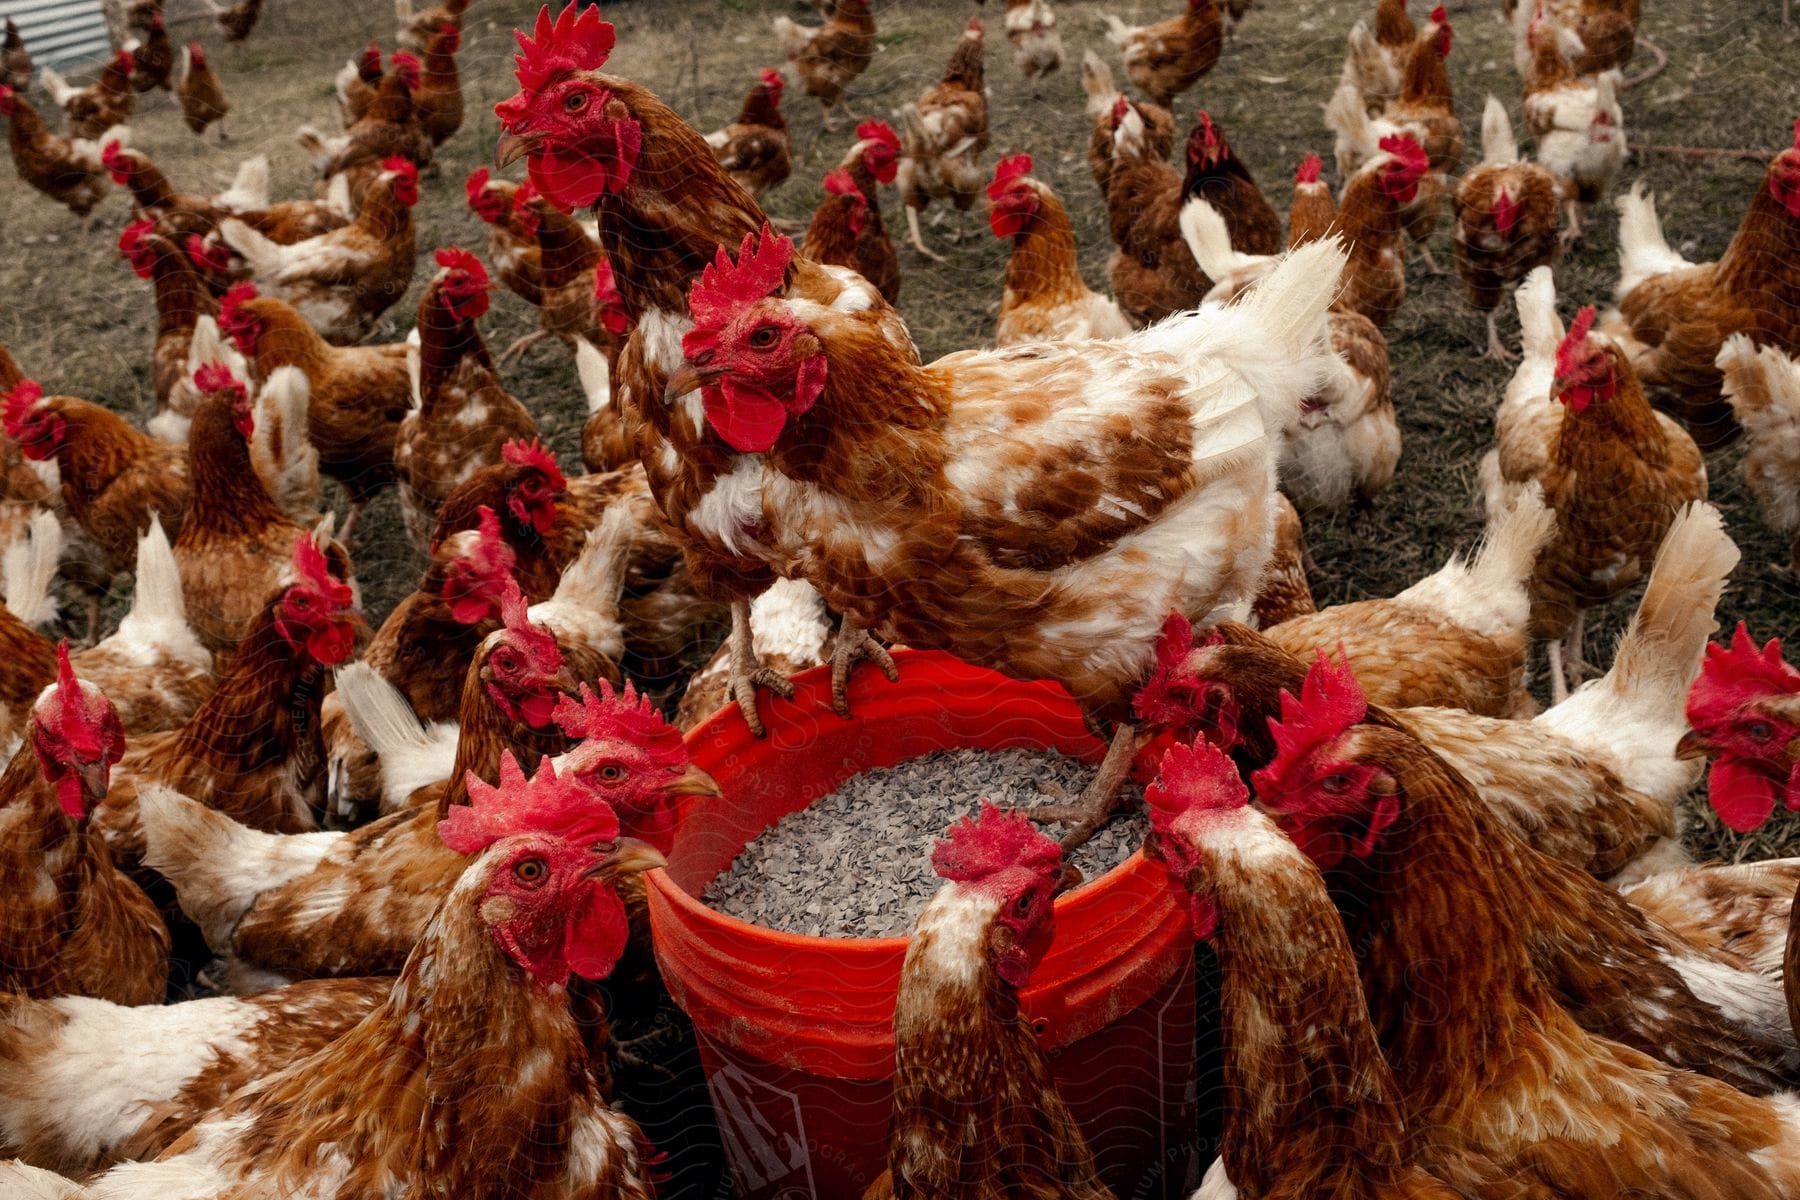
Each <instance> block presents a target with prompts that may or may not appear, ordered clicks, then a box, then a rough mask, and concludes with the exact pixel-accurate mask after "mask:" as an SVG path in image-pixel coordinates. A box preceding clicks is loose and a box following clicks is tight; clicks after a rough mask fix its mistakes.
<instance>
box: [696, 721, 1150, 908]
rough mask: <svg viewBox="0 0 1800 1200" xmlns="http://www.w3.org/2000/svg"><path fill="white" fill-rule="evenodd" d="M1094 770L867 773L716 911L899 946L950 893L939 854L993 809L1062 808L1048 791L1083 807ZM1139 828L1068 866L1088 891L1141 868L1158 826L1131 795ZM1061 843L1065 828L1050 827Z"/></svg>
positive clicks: (982, 754)
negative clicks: (1115, 874) (949, 833)
mask: <svg viewBox="0 0 1800 1200" xmlns="http://www.w3.org/2000/svg"><path fill="white" fill-rule="evenodd" d="M1093 774H1094V768H1093V767H1092V766H1090V765H1089V764H1087V763H1084V762H1081V761H1080V760H1078V759H1073V758H1067V757H1065V756H1063V755H1061V754H1056V753H1053V752H1044V751H1037V750H1000V751H989V750H945V751H939V752H938V753H935V754H927V755H925V756H924V757H922V758H914V759H909V760H908V761H906V762H903V763H899V764H897V765H895V766H892V767H884V768H881V769H879V770H874V771H866V772H864V773H863V774H861V775H857V776H855V777H854V778H852V779H849V780H846V781H845V782H844V784H843V786H841V787H839V788H838V789H837V790H836V791H834V792H831V793H830V794H828V795H825V796H821V797H820V798H819V799H818V800H817V801H815V802H814V803H813V804H812V805H810V806H808V807H807V808H804V809H802V810H801V811H799V812H797V813H790V814H789V815H788V816H786V817H783V818H782V819H781V820H780V821H778V822H776V823H775V824H774V825H772V826H770V827H769V828H768V829H767V830H765V831H764V832H763V833H762V834H761V836H759V837H757V838H756V840H754V841H752V842H751V843H750V844H749V845H748V846H746V847H744V850H743V852H742V853H741V854H739V855H738V856H737V858H736V860H735V861H733V862H732V864H731V867H730V868H729V869H728V870H726V871H725V872H724V873H723V874H721V875H720V876H719V877H718V878H717V879H715V880H713V883H712V886H711V887H709V888H707V889H706V896H705V901H706V903H707V904H709V905H711V906H712V907H713V908H715V909H717V910H718V911H720V912H722V913H726V914H728V915H730V916H733V917H738V918H740V919H742V920H745V921H753V922H755V923H756V924H758V925H762V926H764V927H766V928H770V929H780V930H784V931H786V932H788V933H802V934H810V935H812V936H815V937H897V936H902V935H904V934H907V933H910V932H911V931H912V927H913V922H914V921H915V920H917V918H918V915H919V912H920V910H921V909H923V908H924V907H925V902H926V901H927V900H929V899H930V898H931V896H932V894H933V893H934V892H936V891H937V889H938V885H939V884H940V883H941V882H942V881H941V880H939V879H938V877H937V875H936V874H934V873H933V872H932V869H931V847H932V846H933V844H934V843H935V842H936V841H937V839H938V838H940V837H942V836H943V833H944V830H945V829H947V828H949V826H950V823H951V822H952V821H954V820H956V819H957V818H958V817H961V816H963V815H965V814H969V813H973V812H975V811H976V809H977V807H978V806H979V804H980V801H981V800H982V799H983V798H986V799H989V800H992V801H993V802H994V803H995V804H998V805H1000V806H1001V807H1003V808H1020V809H1030V808H1037V807H1038V806H1040V805H1054V804H1058V803H1060V801H1058V800H1057V799H1055V798H1054V797H1051V796H1046V795H1044V794H1043V793H1042V792H1040V791H1039V790H1038V786H1037V785H1038V782H1039V781H1040V780H1042V781H1047V782H1051V783H1057V784H1061V785H1062V787H1063V788H1064V789H1065V790H1066V791H1067V792H1068V793H1069V794H1070V795H1075V794H1077V793H1079V792H1080V790H1081V789H1082V788H1083V787H1085V786H1086V785H1087V782H1088V780H1090V779H1091V778H1093ZM1126 794H1127V795H1128V796H1129V797H1130V798H1131V800H1132V801H1133V804H1132V812H1131V815H1129V816H1118V817H1115V818H1113V820H1112V821H1111V822H1109V823H1108V824H1107V825H1106V827H1105V828H1104V829H1102V830H1101V831H1100V832H1099V833H1098V834H1096V835H1095V836H1094V837H1093V839H1092V840H1090V841H1089V842H1088V843H1087V844H1086V845H1084V846H1082V847H1081V848H1080V849H1078V850H1076V851H1075V852H1074V853H1073V854H1072V855H1070V856H1069V861H1070V862H1071V863H1073V864H1074V865H1075V866H1077V867H1079V868H1080V869H1081V873H1082V876H1083V877H1084V879H1085V880H1087V881H1088V882H1092V881H1093V880H1095V879H1098V878H1099V877H1100V876H1102V875H1104V874H1106V872H1108V871H1110V870H1112V869H1113V868H1114V867H1116V866H1118V865H1119V864H1120V863H1122V862H1124V861H1125V860H1126V859H1127V858H1129V857H1130V856H1131V852H1132V851H1133V850H1136V849H1137V848H1138V846H1139V845H1141V844H1142V843H1143V840H1144V835H1145V833H1146V832H1147V831H1148V830H1149V821H1148V819H1147V818H1146V817H1145V815H1144V812H1143V805H1142V804H1140V803H1137V801H1138V800H1140V799H1141V797H1142V794H1143V793H1142V789H1140V788H1138V787H1137V786H1136V785H1134V784H1128V785H1126ZM1045 828H1046V831H1047V832H1049V833H1050V834H1051V835H1052V836H1056V835H1057V833H1058V831H1059V829H1061V828H1062V827H1059V826H1054V825H1052V826H1046V827H1045Z"/></svg>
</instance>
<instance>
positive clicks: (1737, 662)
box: [1676, 621, 1800, 833]
mask: <svg viewBox="0 0 1800 1200" xmlns="http://www.w3.org/2000/svg"><path fill="white" fill-rule="evenodd" d="M1687 719H1688V724H1689V725H1690V726H1692V729H1691V730H1690V731H1689V732H1688V733H1687V734H1686V735H1684V736H1683V737H1682V739H1681V741H1680V742H1679V743H1678V745H1677V747H1676V754H1677V755H1678V756H1680V757H1683V758H1694V757H1699V756H1702V755H1704V756H1707V757H1709V758H1711V759H1712V760H1713V765H1712V775H1711V778H1710V779H1709V780H1708V782H1707V797H1708V799H1709V800H1710V801H1711V803H1712V807H1713V811H1714V812H1716V813H1718V814H1719V819H1720V820H1722V821H1724V822H1725V824H1727V825H1729V826H1730V827H1731V828H1733V829H1735V830H1737V831H1738V832H1740V833H1747V832H1749V831H1750V830H1752V829H1755V828H1757V827H1758V826H1760V825H1761V824H1762V823H1763V822H1764V821H1766V820H1768V819H1769V815H1770V814H1771V813H1773V812H1774V811H1775V803H1776V801H1777V800H1778V799H1779V800H1782V801H1784V802H1785V804H1786V806H1787V808H1789V809H1790V810H1792V809H1800V671H1796V670H1795V669H1794V668H1793V667H1791V666H1789V665H1788V664H1787V662H1786V660H1784V659H1783V658H1782V656H1781V641H1780V639H1778V638H1771V639H1769V642H1768V644H1767V645H1765V646H1762V647H1760V648H1759V647H1758V646H1757V644H1756V642H1755V640H1754V639H1753V638H1751V636H1750V631H1749V629H1748V628H1746V627H1745V625H1744V623H1743V622H1742V621H1740V622H1738V627H1737V629H1736V631H1735V632H1733V633H1732V635H1731V644H1730V645H1729V646H1721V645H1718V644H1716V643H1715V644H1713V645H1710V646H1708V647H1707V648H1706V659H1705V661H1704V662H1703V663H1702V664H1701V667H1700V675H1699V677H1698V678H1697V679H1695V680H1694V684H1693V687H1692V688H1690V689H1689V690H1688V698H1687Z"/></svg>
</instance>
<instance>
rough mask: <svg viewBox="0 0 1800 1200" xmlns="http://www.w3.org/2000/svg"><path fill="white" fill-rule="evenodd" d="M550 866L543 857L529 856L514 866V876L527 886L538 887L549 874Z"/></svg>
mask: <svg viewBox="0 0 1800 1200" xmlns="http://www.w3.org/2000/svg"><path fill="white" fill-rule="evenodd" d="M549 874H550V868H549V867H546V866H545V865H544V860H543V859H541V858H528V859H526V860H524V861H523V862H521V863H519V864H517V865H516V866H514V867H513V878H514V879H517V880H518V881H519V882H520V883H522V884H524V885H525V886H526V887H538V886H539V885H541V884H542V883H543V882H544V880H545V879H546V878H547V877H548V876H549Z"/></svg>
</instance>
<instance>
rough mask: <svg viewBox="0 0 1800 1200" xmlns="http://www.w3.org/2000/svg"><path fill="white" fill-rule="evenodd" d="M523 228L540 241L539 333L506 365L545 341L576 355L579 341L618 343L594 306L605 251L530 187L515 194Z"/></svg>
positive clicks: (509, 351)
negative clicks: (555, 343) (576, 346)
mask: <svg viewBox="0 0 1800 1200" xmlns="http://www.w3.org/2000/svg"><path fill="white" fill-rule="evenodd" d="M513 204H514V206H515V207H516V208H517V209H518V210H519V224H520V227H521V228H522V229H524V230H527V231H529V232H530V234H531V236H532V237H533V238H535V239H536V241H537V261H538V263H539V272H538V287H539V295H538V328H537V329H536V330H535V331H533V332H532V333H528V334H526V335H525V336H523V337H521V338H519V339H518V340H516V341H514V342H513V344H512V345H510V346H508V347H507V348H506V350H505V352H504V353H502V354H501V355H500V361H501V362H506V361H507V360H509V359H512V358H517V357H518V356H519V355H520V354H523V353H524V352H525V350H526V349H527V348H528V347H530V346H533V345H536V344H537V343H538V342H540V341H544V340H546V339H548V338H555V339H557V340H558V341H561V342H562V343H563V344H564V345H566V346H569V347H570V348H571V349H572V348H573V347H574V345H575V342H576V341H577V339H586V340H587V341H589V342H591V343H593V344H595V345H597V346H602V347H607V346H611V345H612V344H613V343H614V339H613V337H612V335H610V334H609V333H608V332H607V331H606V329H605V326H604V323H603V322H602V320H601V314H600V313H599V311H598V310H597V309H596V307H595V304H594V279H595V272H596V271H597V270H598V269H599V266H600V262H601V255H600V247H599V245H598V244H597V243H596V242H595V241H594V239H593V238H591V237H589V236H588V232H587V230H586V229H585V228H584V227H583V226H582V224H581V222H579V221H577V220H576V219H575V218H574V217H573V216H572V215H571V214H569V213H567V212H564V211H563V210H562V209H560V208H558V207H557V206H556V205H554V204H551V203H550V202H549V201H547V200H545V199H544V197H542V196H540V195H539V194H538V192H537V189H536V188H533V187H532V186H531V185H530V184H529V183H527V184H524V185H521V186H520V188H519V190H518V191H517V192H515V193H514V194H513Z"/></svg>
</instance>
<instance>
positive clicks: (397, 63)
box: [389, 50, 423, 91]
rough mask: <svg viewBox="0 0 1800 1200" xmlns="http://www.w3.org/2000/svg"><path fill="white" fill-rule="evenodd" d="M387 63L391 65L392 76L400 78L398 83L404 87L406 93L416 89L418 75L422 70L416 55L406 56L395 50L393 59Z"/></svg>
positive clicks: (402, 51)
mask: <svg viewBox="0 0 1800 1200" xmlns="http://www.w3.org/2000/svg"><path fill="white" fill-rule="evenodd" d="M389 61H390V62H392V64H393V70H394V74H396V75H398V76H399V77H400V82H401V83H404V84H405V85H406V89H407V90H408V91H413V90H415V89H417V88H418V86H419V75H420V74H421V72H422V71H423V68H422V67H421V66H420V65H419V59H418V57H417V56H416V55H412V54H408V53H407V52H406V51H404V50H396V51H394V57H393V58H392V59H391V60H389Z"/></svg>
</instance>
